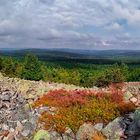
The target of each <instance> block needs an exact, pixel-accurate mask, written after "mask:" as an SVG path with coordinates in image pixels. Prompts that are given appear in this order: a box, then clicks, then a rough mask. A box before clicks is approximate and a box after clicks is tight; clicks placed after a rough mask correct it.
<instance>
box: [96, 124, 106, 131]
mask: <svg viewBox="0 0 140 140" xmlns="http://www.w3.org/2000/svg"><path fill="white" fill-rule="evenodd" d="M103 126H104V124H103V123H97V124H95V125H94V128H95V129H96V130H98V131H101V130H102V129H103Z"/></svg>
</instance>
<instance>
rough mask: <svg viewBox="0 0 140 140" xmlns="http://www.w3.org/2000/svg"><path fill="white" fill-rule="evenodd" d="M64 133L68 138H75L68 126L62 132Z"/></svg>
mask: <svg viewBox="0 0 140 140" xmlns="http://www.w3.org/2000/svg"><path fill="white" fill-rule="evenodd" d="M64 135H66V136H67V137H69V139H70V138H71V139H75V134H74V133H73V131H72V130H71V129H70V128H68V127H67V128H66V131H65V133H64Z"/></svg>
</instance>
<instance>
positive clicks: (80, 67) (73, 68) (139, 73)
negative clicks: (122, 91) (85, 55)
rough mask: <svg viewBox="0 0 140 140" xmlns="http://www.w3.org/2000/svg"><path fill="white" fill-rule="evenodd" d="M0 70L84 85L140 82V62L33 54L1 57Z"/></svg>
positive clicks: (24, 76)
mask: <svg viewBox="0 0 140 140" xmlns="http://www.w3.org/2000/svg"><path fill="white" fill-rule="evenodd" d="M0 71H1V72H2V73H3V74H5V75H6V76H9V77H19V78H22V79H27V80H36V81H38V80H43V81H51V82H58V83H66V84H74V85H78V86H84V87H92V86H94V85H95V86H106V85H109V84H110V83H112V82H113V83H117V82H128V81H140V67H139V65H133V66H132V65H126V64H124V63H120V64H117V63H115V64H113V65H99V64H98V65H97V64H83V63H78V62H74V63H72V62H69V63H68V62H59V61H58V62H57V61H54V62H49V61H46V62H44V61H40V60H39V59H38V57H37V56H35V55H33V54H27V55H26V56H25V57H24V58H22V59H18V58H14V57H0Z"/></svg>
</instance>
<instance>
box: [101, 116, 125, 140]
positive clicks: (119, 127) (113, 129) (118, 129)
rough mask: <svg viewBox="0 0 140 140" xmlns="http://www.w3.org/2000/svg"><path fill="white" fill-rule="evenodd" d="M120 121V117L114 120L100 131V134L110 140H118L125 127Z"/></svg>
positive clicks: (121, 119)
mask: <svg viewBox="0 0 140 140" xmlns="http://www.w3.org/2000/svg"><path fill="white" fill-rule="evenodd" d="M122 121H123V118H122V117H118V118H116V119H115V120H113V121H112V122H110V123H109V124H108V125H107V126H106V127H105V128H103V129H102V133H103V134H104V135H105V136H106V137H107V138H108V139H110V140H120V138H121V136H123V135H124V131H125V129H126V125H125V124H123V123H122Z"/></svg>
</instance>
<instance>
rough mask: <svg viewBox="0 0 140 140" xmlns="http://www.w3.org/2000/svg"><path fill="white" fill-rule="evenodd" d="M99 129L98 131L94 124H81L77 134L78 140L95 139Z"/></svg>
mask: <svg viewBox="0 0 140 140" xmlns="http://www.w3.org/2000/svg"><path fill="white" fill-rule="evenodd" d="M98 133H99V131H97V130H96V129H95V128H94V126H93V125H92V124H90V123H89V124H87V123H84V124H83V125H82V126H80V128H79V130H78V132H77V134H76V139H77V140H94V137H95V136H96V135H98Z"/></svg>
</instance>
